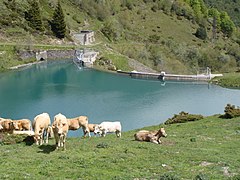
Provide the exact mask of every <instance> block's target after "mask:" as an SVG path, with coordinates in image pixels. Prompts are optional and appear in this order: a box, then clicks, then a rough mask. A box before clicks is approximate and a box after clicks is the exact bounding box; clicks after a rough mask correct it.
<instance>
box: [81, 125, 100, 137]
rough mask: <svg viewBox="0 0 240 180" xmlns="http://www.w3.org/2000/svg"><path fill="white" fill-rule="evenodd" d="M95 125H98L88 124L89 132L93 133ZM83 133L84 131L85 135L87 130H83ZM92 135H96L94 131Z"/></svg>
mask: <svg viewBox="0 0 240 180" xmlns="http://www.w3.org/2000/svg"><path fill="white" fill-rule="evenodd" d="M97 125H98V124H88V130H89V132H93V133H94V130H95V127H96V126H97ZM83 133H84V137H85V136H86V134H87V133H88V132H86V131H84V130H83ZM94 135H96V133H94Z"/></svg>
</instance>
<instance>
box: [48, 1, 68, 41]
mask: <svg viewBox="0 0 240 180" xmlns="http://www.w3.org/2000/svg"><path fill="white" fill-rule="evenodd" d="M51 28H52V31H53V33H54V34H55V36H56V37H57V38H60V39H62V38H64V37H65V36H66V23H65V20H64V14H63V10H62V7H61V4H60V1H58V4H57V7H56V9H55V11H54V13H53V19H52V21H51Z"/></svg>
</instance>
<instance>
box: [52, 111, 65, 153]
mask: <svg viewBox="0 0 240 180" xmlns="http://www.w3.org/2000/svg"><path fill="white" fill-rule="evenodd" d="M68 129H69V125H68V120H67V118H66V116H64V115H62V114H61V113H59V114H57V115H55V116H54V121H53V124H52V130H53V133H54V138H55V141H56V149H58V148H60V147H63V149H64V150H65V149H66V147H65V142H66V137H67V133H68Z"/></svg>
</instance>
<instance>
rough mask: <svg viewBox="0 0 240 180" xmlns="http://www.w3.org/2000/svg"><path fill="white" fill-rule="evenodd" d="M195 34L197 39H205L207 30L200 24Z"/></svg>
mask: <svg viewBox="0 0 240 180" xmlns="http://www.w3.org/2000/svg"><path fill="white" fill-rule="evenodd" d="M195 36H196V37H197V38H199V39H202V40H205V39H207V31H206V28H205V27H203V26H200V27H199V28H198V29H197V31H196V33H195Z"/></svg>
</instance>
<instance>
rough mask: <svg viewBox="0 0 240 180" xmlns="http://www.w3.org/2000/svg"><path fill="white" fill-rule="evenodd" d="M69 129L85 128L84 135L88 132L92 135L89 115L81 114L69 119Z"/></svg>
mask: <svg viewBox="0 0 240 180" xmlns="http://www.w3.org/2000/svg"><path fill="white" fill-rule="evenodd" d="M67 120H68V125H69V130H73V131H75V130H78V129H79V128H81V127H82V128H83V133H84V137H86V135H87V134H88V136H89V137H90V136H91V135H90V131H89V129H88V117H87V116H79V117H75V118H72V119H67Z"/></svg>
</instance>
